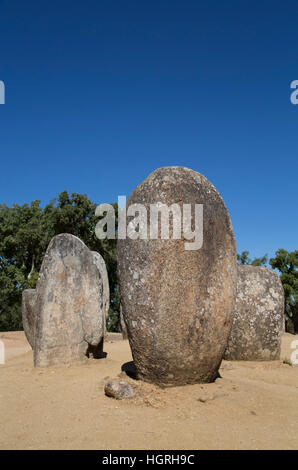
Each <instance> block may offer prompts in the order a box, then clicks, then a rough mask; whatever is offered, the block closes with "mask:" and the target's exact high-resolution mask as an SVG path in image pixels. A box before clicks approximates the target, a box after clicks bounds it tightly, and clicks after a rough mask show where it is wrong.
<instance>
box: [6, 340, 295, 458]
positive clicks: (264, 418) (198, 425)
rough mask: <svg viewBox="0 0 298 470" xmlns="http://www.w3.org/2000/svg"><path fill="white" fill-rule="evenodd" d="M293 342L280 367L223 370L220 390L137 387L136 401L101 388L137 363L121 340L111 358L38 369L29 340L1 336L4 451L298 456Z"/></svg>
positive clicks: (109, 349) (241, 365)
mask: <svg viewBox="0 0 298 470" xmlns="http://www.w3.org/2000/svg"><path fill="white" fill-rule="evenodd" d="M295 339H298V337H297V336H292V335H289V334H285V335H284V337H283V348H282V360H281V361H275V362H267V363H265V362H259V363H256V362H227V361H224V362H223V364H222V368H221V370H220V374H221V377H222V378H219V379H217V380H216V382H214V383H213V384H208V385H191V386H185V387H177V388H171V389H166V390H161V389H158V388H156V387H154V386H151V385H149V384H144V383H142V382H136V381H133V380H132V379H129V380H131V382H133V383H134V384H135V385H136V387H137V390H138V392H137V394H136V397H135V398H133V399H130V400H122V401H119V400H114V399H112V398H108V397H106V396H105V395H104V392H103V387H104V384H105V383H106V381H107V379H108V378H109V377H110V378H112V377H116V376H117V375H118V374H119V373H121V367H122V365H123V364H124V363H126V362H129V361H131V353H130V348H129V344H128V342H127V341H123V340H122V339H121V336H120V335H117V334H114V335H109V337H108V338H107V341H106V344H105V348H104V349H105V351H106V353H107V357H106V358H105V359H99V360H94V359H89V360H87V361H86V364H83V365H73V366H71V367H67V368H56V369H54V368H53V369H44V370H36V369H34V368H33V361H32V351H31V349H30V347H29V345H28V343H27V342H26V339H25V337H24V334H23V332H10V333H0V340H1V341H3V342H4V344H5V348H6V363H5V364H4V365H0V417H1V423H0V448H1V449H109V450H114V449H297V448H298V366H290V365H287V364H284V363H283V359H285V358H287V359H290V356H291V352H292V350H291V342H292V341H293V340H295ZM122 374H123V373H122ZM201 400H202V401H201Z"/></svg>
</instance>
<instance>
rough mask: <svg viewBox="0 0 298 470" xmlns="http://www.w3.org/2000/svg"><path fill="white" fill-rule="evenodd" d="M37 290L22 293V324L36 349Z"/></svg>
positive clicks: (29, 341) (29, 340)
mask: <svg viewBox="0 0 298 470" xmlns="http://www.w3.org/2000/svg"><path fill="white" fill-rule="evenodd" d="M35 302H36V290H35V289H25V290H24V291H23V293H22V323H23V329H24V332H25V336H26V338H27V341H28V343H29V344H30V346H31V348H32V349H34V335H35V308H34V307H35Z"/></svg>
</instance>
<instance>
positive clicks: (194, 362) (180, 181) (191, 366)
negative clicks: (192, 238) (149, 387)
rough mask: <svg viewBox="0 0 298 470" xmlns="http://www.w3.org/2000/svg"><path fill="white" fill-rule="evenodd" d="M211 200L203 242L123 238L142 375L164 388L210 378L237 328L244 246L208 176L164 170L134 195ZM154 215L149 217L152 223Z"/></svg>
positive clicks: (127, 307) (123, 283) (124, 277)
mask: <svg viewBox="0 0 298 470" xmlns="http://www.w3.org/2000/svg"><path fill="white" fill-rule="evenodd" d="M158 202H161V203H164V204H167V205H168V206H170V205H171V204H173V203H177V204H179V206H180V208H181V211H182V204H191V205H192V210H193V211H194V204H203V221H204V223H203V246H202V247H201V248H200V249H198V250H189V251H188V250H185V241H186V240H185V239H181V240H179V239H177V240H173V239H170V240H166V239H161V236H160V233H159V234H158V239H150V240H149V239H148V240H144V239H136V240H132V239H130V238H127V239H123V240H121V239H119V240H118V269H119V280H120V289H121V303H122V308H123V315H124V318H125V323H126V325H127V329H128V338H129V341H130V346H131V349H132V354H133V359H134V362H135V366H136V369H137V374H138V377H139V378H140V379H143V380H145V381H148V382H153V383H156V384H159V385H161V386H174V385H183V384H187V383H197V382H201V383H203V382H210V381H213V380H214V379H215V378H216V376H217V373H218V369H219V366H220V363H221V360H222V357H223V353H224V350H225V348H226V343H227V338H228V334H229V331H230V327H231V322H232V317H233V312H234V300H235V293H236V274H237V266H236V248H235V240H234V234H233V228H232V225H231V222H230V218H229V215H228V212H227V209H226V207H225V204H224V202H223V200H222V198H221V196H220V195H219V193H218V192H217V191H216V189H215V188H214V186H212V184H211V183H210V182H209V181H208V180H207V179H206V178H205V177H204V176H202V175H200V174H199V173H197V172H195V171H192V170H190V169H188V168H184V167H166V168H160V169H158V170H156V171H155V172H154V173H152V174H151V175H150V176H149V177H148V178H147V179H146V180H145V181H144V182H143V183H141V184H140V185H139V186H138V187H137V188H136V189H135V190H134V191H133V193H132V194H131V196H130V198H129V200H128V201H127V208H128V207H129V206H130V205H131V204H133V203H141V204H144V205H145V207H146V209H147V212H148V214H149V205H150V204H156V203H158ZM149 227H150V220H148V228H149Z"/></svg>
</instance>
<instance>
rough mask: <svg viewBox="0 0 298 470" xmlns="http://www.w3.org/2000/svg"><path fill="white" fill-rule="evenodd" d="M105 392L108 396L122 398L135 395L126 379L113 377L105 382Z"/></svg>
mask: <svg viewBox="0 0 298 470" xmlns="http://www.w3.org/2000/svg"><path fill="white" fill-rule="evenodd" d="M105 394H106V395H107V396H108V397H112V398H116V399H117V400H123V399H124V398H132V397H133V396H134V395H135V391H134V389H133V387H132V386H131V385H130V383H129V382H127V381H126V380H117V379H115V380H110V381H109V382H107V383H106V385H105Z"/></svg>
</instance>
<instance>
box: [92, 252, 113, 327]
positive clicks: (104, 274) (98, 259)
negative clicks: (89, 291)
mask: <svg viewBox="0 0 298 470" xmlns="http://www.w3.org/2000/svg"><path fill="white" fill-rule="evenodd" d="M92 253H93V256H94V259H95V263H96V264H97V267H98V270H99V272H100V276H101V279H102V283H103V287H102V292H103V293H102V301H103V310H104V314H105V319H107V318H108V315H109V308H110V286H109V278H108V271H107V268H106V263H105V261H104V259H103V257H102V256H101V255H100V254H99V253H98V252H97V251H92Z"/></svg>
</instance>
